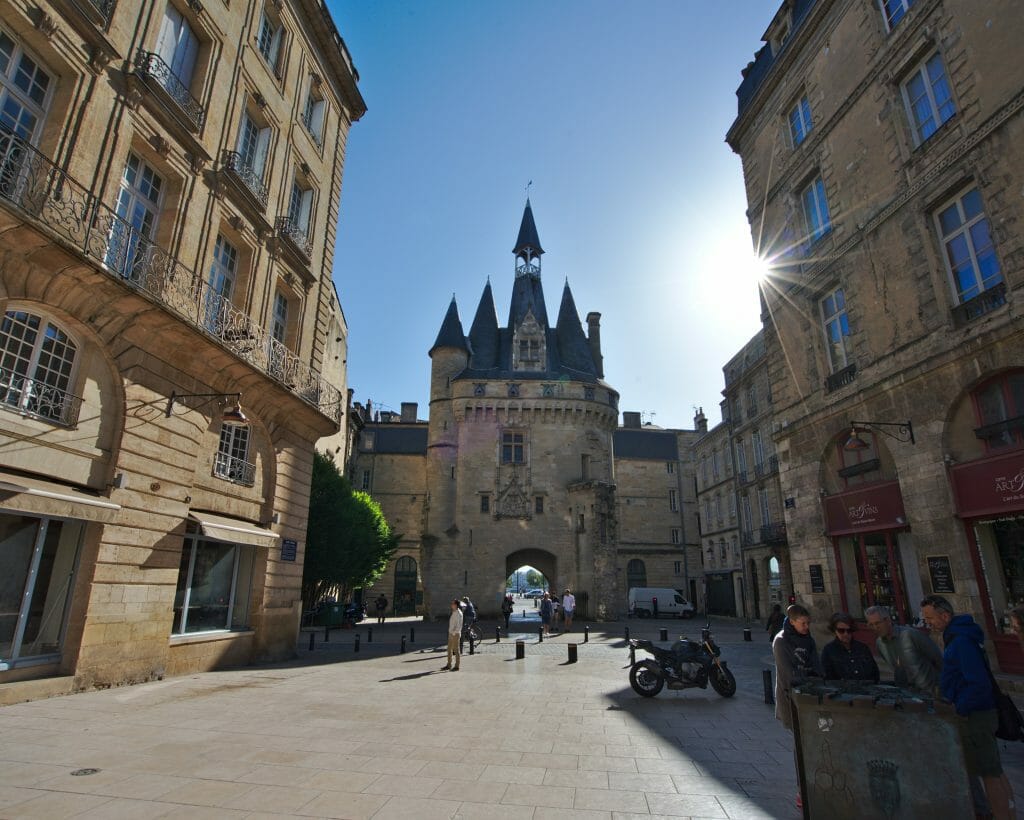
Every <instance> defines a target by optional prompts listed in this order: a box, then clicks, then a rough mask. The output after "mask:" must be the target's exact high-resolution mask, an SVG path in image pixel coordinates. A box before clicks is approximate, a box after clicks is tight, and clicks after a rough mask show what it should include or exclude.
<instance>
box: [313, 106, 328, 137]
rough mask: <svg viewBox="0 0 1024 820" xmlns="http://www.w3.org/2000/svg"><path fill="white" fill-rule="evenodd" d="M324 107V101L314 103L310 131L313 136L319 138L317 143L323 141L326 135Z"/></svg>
mask: <svg viewBox="0 0 1024 820" xmlns="http://www.w3.org/2000/svg"><path fill="white" fill-rule="evenodd" d="M325 108H326V106H325V105H324V101H323V100H314V101H313V111H312V112H311V115H310V118H309V130H310V131H312V132H313V136H314V137H316V138H317V141H319V140H321V139H323V135H324V109H325Z"/></svg>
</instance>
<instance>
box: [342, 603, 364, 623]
mask: <svg viewBox="0 0 1024 820" xmlns="http://www.w3.org/2000/svg"><path fill="white" fill-rule="evenodd" d="M365 617H366V608H365V607H362V606H360V605H359V604H354V603H353V604H348V606H346V607H345V615H344V623H346V624H348V625H349V626H355V625H356V624H357V623H359V622H360V621H361V620H363V618H365Z"/></svg>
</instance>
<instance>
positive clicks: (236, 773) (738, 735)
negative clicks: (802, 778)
mask: <svg viewBox="0 0 1024 820" xmlns="http://www.w3.org/2000/svg"><path fill="white" fill-rule="evenodd" d="M523 626H525V627H527V628H529V627H530V626H531V625H530V624H524V625H523ZM626 626H629V627H630V629H631V631H632V634H633V636H634V637H647V638H654V639H657V638H658V637H659V629H660V627H661V626H664V627H665V628H667V629H669V630H670V631H669V635H672V636H674V635H675V634H678V633H679V632H685V633H689V634H690V635H693V636H697V635H698V634H699V631H700V626H701V624H699V623H695V622H692V621H691V622H662V623H659V622H653V621H643V622H636V621H630V622H624V623H619V624H612V625H608V626H607V628H605V627H601V628H598V627H597V626H596V625H595V626H594V628H593V629H592V631H591V634H590V641H589V642H588V643H582V631H580V632H573V633H570V634H569V635H559V636H555V637H552V638H550V639H545V641H544V643H543V644H539V643H537V638H536V633H535V632H530V631H525V630H524V631H522V632H520V633H519V634H521V635H522V637H523V640H524V642H525V644H526V647H525V648H526V658H525V659H524V660H520V661H516V660H515V658H514V648H515V645H514V641H512V640H508V639H507V638H506V637H504V636H503V638H502V642H501V643H500V644H497V643H495V642H494V639H493V634H494V624H493V623H491V624H490V625H489V628H490V635H491V636H492V637H491V638H489V639H486V640H485V641H484V643H483V644H482V645H481V646H479V647H475V649H476V650H478V651H477V652H476V653H475V654H474V655H473V656H468V655H466V656H464V657H463V662H462V669H461V670H460V671H459V672H458V673H457V674H455V673H450V672H441V671H439V668H440V666H441V665H443V663H444V654H443V651H442V650H441V647H442V645H443V639H444V626H443V624H423V623H421V622H416V621H394V622H388V623H387V624H384V625H383V626H376V625H373V624H369V625H367V624H363V625H361V627H360V628H358V629H356V630H336V631H332V632H331V633H330V637H329V640H328V641H327V642H326V643H324V642H323V634H322V633H314V649H313V650H312V651H310V650H309V646H308V634H306V635H304V636H303V640H302V641H301V642H300V643H301V645H300V651H299V658H298V659H297V660H296V661H295V662H292V663H289V664H284V665H276V666H267V667H259V668H247V669H239V670H232V671H225V672H213V673H207V674H202V675H195V676H190V677H183V678H172V679H168V680H164V681H160V682H155V683H150V684H142V685H139V686H132V687H126V688H122V689H112V690H107V691H102V692H91V693H85V694H79V695H72V696H68V697H63V698H54V699H51V700H44V701H36V702H33V703H25V704H18V705H15V706H9V707H6V708H3V709H0V738H2V739H3V742H2V743H0V818H22V817H42V818H62V817H83V818H87V817H92V818H133V820H134V819H135V818H152V817H168V818H172V817H180V818H200V820H201V819H202V818H217V819H218V820H220V818H271V817H336V818H373V820H388V819H389V818H399V820H430V818H461V819H462V820H472V818H485V819H486V820H504V819H505V818H508V820H520V818H521V819H522V820H555V818H557V820H591V819H593V820H630V819H631V818H641V817H642V818H647V820H650V818H651V817H652V816H654V817H677V818H678V817H707V818H710V817H718V818H724V817H728V818H760V817H779V818H796V817H799V814H798V812H797V811H796V809H795V808H794V802H793V798H794V794H795V782H794V774H793V756H792V744H791V740H790V737H789V735H788V734H787V733H786V732H785V731H783V730H782V729H781V728H780V726H779V725H778V722H777V721H775V720H774V719H773V717H772V707H770V706H766V705H765V704H764V702H763V691H762V682H761V670H762V669H763V668H764V667H765V666H767V665H768V664H769V663H770V652H769V647H768V643H767V640H766V636H765V635H764V634H763V631H760V632H759V631H758V630H757V629H756V628H755V634H754V638H755V640H754V641H752V642H745V641H743V639H742V633H741V627H740V626H739V625H736V624H729V623H716V624H714V630H715V634H716V637H717V638H718V640H719V642H720V644H721V645H722V656H723V658H725V659H727V660H728V662H729V664H730V668H731V669H733V671H734V672H735V674H736V677H737V680H738V682H739V690H738V692H737V694H736V696H735V697H734V698H731V699H723V698H720V697H718V695H716V694H715V693H714V692H712V691H711V690H710V689H709V690H707V691H703V690H699V689H698V690H688V691H683V692H663V693H662V694H661V695H659V696H658V697H656V698H653V699H643V698H640V697H638V696H636V695H635V694H634V693H633V691H632V690H631V689H630V688H629V683H628V680H627V673H626V668H625V667H626V664H627V661H628V652H627V650H626V648H625V642H624V639H623V638H624V629H625V627H626ZM369 627H372V628H373V630H374V635H373V641H372V642H369V641H368V639H369V631H368V629H369ZM516 627H517V625H516V623H515V622H513V633H515V632H516ZM410 629H414V630H415V633H416V634H415V642H413V641H412V640H411V638H412V637H413V636H412V635H410ZM484 633H485V635H486V634H488V625H487V624H485V625H484ZM356 635H359V636H360V651H359V652H358V653H356V652H355V636H356ZM402 636H405V637H406V652H405V653H404V654H403V653H401V652H400V649H401V638H402ZM514 637H515V634H513V636H512V638H514ZM570 641H573V642H576V643H577V645H578V656H579V662H578V663H575V664H569V663H567V649H566V646H565V644H566V643H568V642H570ZM1016 746H1017V747H1020V751H1018V750H1017V748H1014V749H1009V748H1007V749H1006V750H1005V751H1004V761H1005V762H1006V763H1007V767H1008V771H1009V772H1010V775H1011V778H1012V779H1013V780H1014V783H1015V786H1016V787H1017V791H1018V793H1019V794H1022V795H1024V754H1022V752H1024V744H1016ZM90 770H91V773H84V772H90Z"/></svg>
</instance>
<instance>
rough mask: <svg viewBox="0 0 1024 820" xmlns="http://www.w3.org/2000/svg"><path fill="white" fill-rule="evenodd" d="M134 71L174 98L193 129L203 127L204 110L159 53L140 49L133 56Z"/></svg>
mask: <svg viewBox="0 0 1024 820" xmlns="http://www.w3.org/2000/svg"><path fill="white" fill-rule="evenodd" d="M135 73H136V74H138V75H139V76H140V77H143V78H145V79H149V80H152V81H153V82H154V83H156V84H157V85H158V86H160V88H162V89H163V90H164V91H165V92H167V96H169V97H170V98H171V99H172V100H174V102H175V104H176V105H177V106H178V108H180V109H181V112H182V113H183V114H184V115H185V118H186V119H187V120H188V122H189V124H190V125H191V126H192V128H193V129H194V130H196V131H198V130H200V129H201V128H202V127H203V123H204V122H205V121H206V111H204V110H203V106H202V105H200V104H199V100H197V99H196V98H195V97H193V96H192V93H191V92H190V91H189V90H188V87H187V86H186V85H185V83H183V82H182V81H181V79H180V78H179V77H178V75H177V74H175V73H174V72H173V71H172V70H171V67H170V66H169V65H167V63H165V62H164V61H163V58H162V57H160V55H159V54H154V53H153V52H152V51H140V52H139V54H138V56H137V57H136V58H135Z"/></svg>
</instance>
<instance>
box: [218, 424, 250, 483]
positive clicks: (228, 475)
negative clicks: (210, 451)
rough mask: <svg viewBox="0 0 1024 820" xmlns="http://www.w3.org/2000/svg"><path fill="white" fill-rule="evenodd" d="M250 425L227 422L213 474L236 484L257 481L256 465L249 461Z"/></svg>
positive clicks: (223, 428) (221, 429) (223, 429)
mask: <svg viewBox="0 0 1024 820" xmlns="http://www.w3.org/2000/svg"><path fill="white" fill-rule="evenodd" d="M249 430H250V428H249V425H247V424H230V423H227V422H225V423H224V424H223V426H222V427H221V428H220V442H219V444H218V446H217V456H216V458H215V460H214V464H213V474H214V475H215V476H217V477H218V478H223V479H226V480H227V481H231V482H233V483H235V484H241V485H243V486H246V487H251V486H252V485H253V484H255V483H256V465H255V464H252V463H250V461H249Z"/></svg>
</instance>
